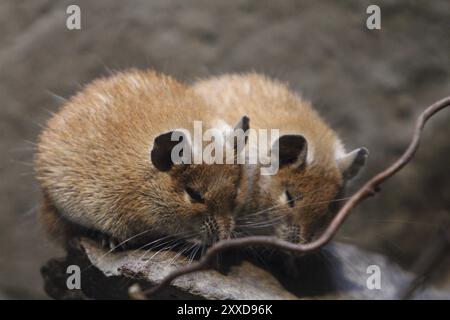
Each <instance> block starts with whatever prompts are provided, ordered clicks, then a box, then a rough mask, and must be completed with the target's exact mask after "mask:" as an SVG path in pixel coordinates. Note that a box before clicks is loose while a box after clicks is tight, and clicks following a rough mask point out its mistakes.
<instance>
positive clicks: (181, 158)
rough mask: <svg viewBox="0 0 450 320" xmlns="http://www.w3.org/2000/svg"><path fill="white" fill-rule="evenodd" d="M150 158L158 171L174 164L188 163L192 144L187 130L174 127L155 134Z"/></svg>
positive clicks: (165, 169)
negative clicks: (174, 128) (171, 129)
mask: <svg viewBox="0 0 450 320" xmlns="http://www.w3.org/2000/svg"><path fill="white" fill-rule="evenodd" d="M150 159H151V161H152V164H153V165H154V166H155V168H156V169H158V170H160V171H169V170H170V169H171V168H172V166H173V165H174V164H190V163H191V162H192V161H191V160H192V146H191V139H190V133H189V131H187V130H184V129H176V130H174V131H169V132H166V133H162V134H160V135H159V136H157V137H156V138H155V140H154V142H153V148H152V150H151V152H150Z"/></svg>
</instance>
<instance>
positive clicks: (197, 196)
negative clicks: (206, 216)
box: [185, 187, 205, 203]
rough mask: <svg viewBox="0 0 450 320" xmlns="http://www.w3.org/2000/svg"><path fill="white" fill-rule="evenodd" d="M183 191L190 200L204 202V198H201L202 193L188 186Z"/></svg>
mask: <svg viewBox="0 0 450 320" xmlns="http://www.w3.org/2000/svg"><path fill="white" fill-rule="evenodd" d="M185 191H186V193H187V194H188V196H189V198H190V200H191V201H192V202H197V203H205V199H203V197H202V195H201V194H200V193H199V192H197V191H195V190H194V189H192V188H189V187H186V189H185Z"/></svg>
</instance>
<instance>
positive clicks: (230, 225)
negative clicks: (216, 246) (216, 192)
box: [204, 215, 235, 244]
mask: <svg viewBox="0 0 450 320" xmlns="http://www.w3.org/2000/svg"><path fill="white" fill-rule="evenodd" d="M234 226H235V223H234V219H233V218H232V217H231V216H229V215H217V216H210V217H208V218H207V219H206V220H205V222H204V232H205V234H204V237H205V239H206V241H205V242H206V243H207V244H213V243H214V242H217V241H220V240H225V239H230V238H231V235H232V232H233V230H234Z"/></svg>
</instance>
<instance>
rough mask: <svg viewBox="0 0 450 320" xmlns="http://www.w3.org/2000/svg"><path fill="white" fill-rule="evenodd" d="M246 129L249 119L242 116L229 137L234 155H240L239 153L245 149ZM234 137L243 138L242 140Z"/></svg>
mask: <svg viewBox="0 0 450 320" xmlns="http://www.w3.org/2000/svg"><path fill="white" fill-rule="evenodd" d="M248 129H250V119H249V117H247V116H243V117H242V118H241V119H239V121H238V122H237V123H236V125H235V126H234V129H233V134H232V135H231V137H232V140H233V141H231V142H232V143H233V147H234V154H235V155H238V154H239V153H241V151H242V150H243V149H244V148H245V145H246V144H247V140H248V132H247V130H248ZM236 137H243V139H242V138H241V139H239V138H237V139H236Z"/></svg>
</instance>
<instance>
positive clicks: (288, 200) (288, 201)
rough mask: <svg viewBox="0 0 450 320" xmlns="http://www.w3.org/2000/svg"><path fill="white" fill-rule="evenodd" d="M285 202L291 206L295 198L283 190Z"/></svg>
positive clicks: (293, 204) (293, 205)
mask: <svg viewBox="0 0 450 320" xmlns="http://www.w3.org/2000/svg"><path fill="white" fill-rule="evenodd" d="M285 195H286V199H287V203H288V204H289V207H291V208H293V207H295V199H294V198H293V197H292V195H291V194H290V193H289V191H287V190H286V191H285Z"/></svg>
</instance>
